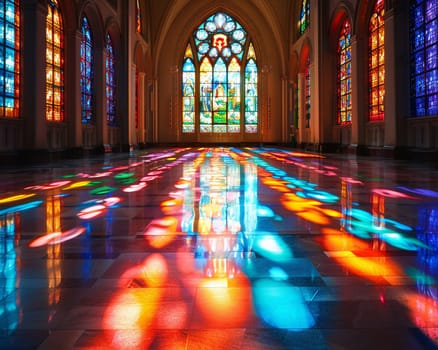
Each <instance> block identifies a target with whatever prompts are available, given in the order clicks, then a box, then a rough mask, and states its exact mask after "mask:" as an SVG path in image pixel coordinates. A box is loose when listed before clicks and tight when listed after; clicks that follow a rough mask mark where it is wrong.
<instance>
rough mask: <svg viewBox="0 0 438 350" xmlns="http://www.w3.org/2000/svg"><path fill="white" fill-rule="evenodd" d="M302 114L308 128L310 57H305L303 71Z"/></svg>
mask: <svg viewBox="0 0 438 350" xmlns="http://www.w3.org/2000/svg"><path fill="white" fill-rule="evenodd" d="M304 92H305V95H304V103H305V105H304V113H305V118H306V119H305V123H306V128H309V127H310V57H307V61H306V68H305V71H304Z"/></svg>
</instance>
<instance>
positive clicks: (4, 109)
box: [0, 0, 20, 118]
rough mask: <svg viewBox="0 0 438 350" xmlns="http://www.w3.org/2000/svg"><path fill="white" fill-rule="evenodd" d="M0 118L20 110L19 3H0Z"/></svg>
mask: <svg viewBox="0 0 438 350" xmlns="http://www.w3.org/2000/svg"><path fill="white" fill-rule="evenodd" d="M0 30H1V33H2V35H0V116H1V117H10V118H18V117H19V112H20V111H19V108H20V1H18V0H15V1H14V0H8V1H0Z"/></svg>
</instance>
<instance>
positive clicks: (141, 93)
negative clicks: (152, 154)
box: [137, 72, 146, 143]
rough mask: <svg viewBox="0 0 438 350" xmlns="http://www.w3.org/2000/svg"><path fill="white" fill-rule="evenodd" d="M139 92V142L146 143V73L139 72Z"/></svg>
mask: <svg viewBox="0 0 438 350" xmlns="http://www.w3.org/2000/svg"><path fill="white" fill-rule="evenodd" d="M137 75H138V78H137V79H138V83H137V88H138V91H137V94H138V106H137V108H138V135H137V142H142V143H145V131H146V130H145V124H146V123H145V109H144V106H145V103H144V102H145V79H144V78H145V73H144V72H138V73H137Z"/></svg>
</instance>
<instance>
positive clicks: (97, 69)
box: [93, 45, 108, 146]
mask: <svg viewBox="0 0 438 350" xmlns="http://www.w3.org/2000/svg"><path fill="white" fill-rule="evenodd" d="M105 51H106V49H102V47H101V46H100V45H99V46H98V45H96V46H95V48H94V57H95V61H94V87H93V93H94V113H95V123H96V145H94V146H103V144H104V143H105V142H104V138H105V137H107V138H108V125H107V121H106V93H105V91H106V76H105V59H106V52H105Z"/></svg>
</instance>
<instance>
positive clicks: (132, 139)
mask: <svg viewBox="0 0 438 350" xmlns="http://www.w3.org/2000/svg"><path fill="white" fill-rule="evenodd" d="M136 74H137V67H136V65H135V64H132V65H131V69H130V74H129V76H130V84H129V91H130V93H129V101H130V102H129V104H128V106H129V108H128V143H129V147H133V146H134V145H135V144H136V143H137V135H136V125H135V124H136V123H135V121H136V120H135V118H136V115H135V104H136V102H137V101H136V100H135V99H136V93H137V91H136V89H137V86H136V83H135V80H136V79H135V76H136Z"/></svg>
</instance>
